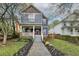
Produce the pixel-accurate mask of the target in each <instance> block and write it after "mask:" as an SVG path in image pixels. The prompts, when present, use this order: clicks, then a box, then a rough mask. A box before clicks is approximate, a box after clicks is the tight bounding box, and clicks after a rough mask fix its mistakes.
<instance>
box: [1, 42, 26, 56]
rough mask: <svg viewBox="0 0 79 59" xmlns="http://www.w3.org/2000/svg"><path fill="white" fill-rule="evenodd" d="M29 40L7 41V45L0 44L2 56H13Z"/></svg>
mask: <svg viewBox="0 0 79 59" xmlns="http://www.w3.org/2000/svg"><path fill="white" fill-rule="evenodd" d="M26 43H27V42H20V41H18V42H13V41H9V42H7V45H6V46H0V56H12V55H13V54H14V53H16V52H17V51H18V50H19V49H20V48H22V47H23V46H24V45H25V44H26Z"/></svg>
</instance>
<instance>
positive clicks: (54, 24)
mask: <svg viewBox="0 0 79 59" xmlns="http://www.w3.org/2000/svg"><path fill="white" fill-rule="evenodd" d="M60 22H61V21H59V20H54V21H53V22H52V23H51V24H49V29H51V28H53V27H54V26H56V25H57V24H59V23H60Z"/></svg>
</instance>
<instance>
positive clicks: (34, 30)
mask: <svg viewBox="0 0 79 59" xmlns="http://www.w3.org/2000/svg"><path fill="white" fill-rule="evenodd" d="M21 29H22V30H21V31H20V32H21V35H22V36H31V37H33V38H35V36H36V35H40V36H41V37H42V39H43V26H35V25H33V26H32V25H31V26H21Z"/></svg>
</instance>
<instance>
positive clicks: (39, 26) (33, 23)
mask: <svg viewBox="0 0 79 59" xmlns="http://www.w3.org/2000/svg"><path fill="white" fill-rule="evenodd" d="M16 31H17V32H19V33H20V34H21V35H22V36H32V37H33V38H34V37H35V36H36V35H40V36H41V37H42V38H43V37H44V36H47V35H48V19H47V17H45V15H44V14H43V13H42V12H41V11H39V10H38V9H37V8H36V7H35V6H33V5H30V6H28V7H27V8H26V9H25V10H23V11H22V12H21V13H20V18H19V21H18V22H17V23H16Z"/></svg>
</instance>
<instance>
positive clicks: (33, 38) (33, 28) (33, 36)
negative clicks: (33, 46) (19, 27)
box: [33, 26, 35, 39]
mask: <svg viewBox="0 0 79 59" xmlns="http://www.w3.org/2000/svg"><path fill="white" fill-rule="evenodd" d="M34 37H35V26H33V39H34Z"/></svg>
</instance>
